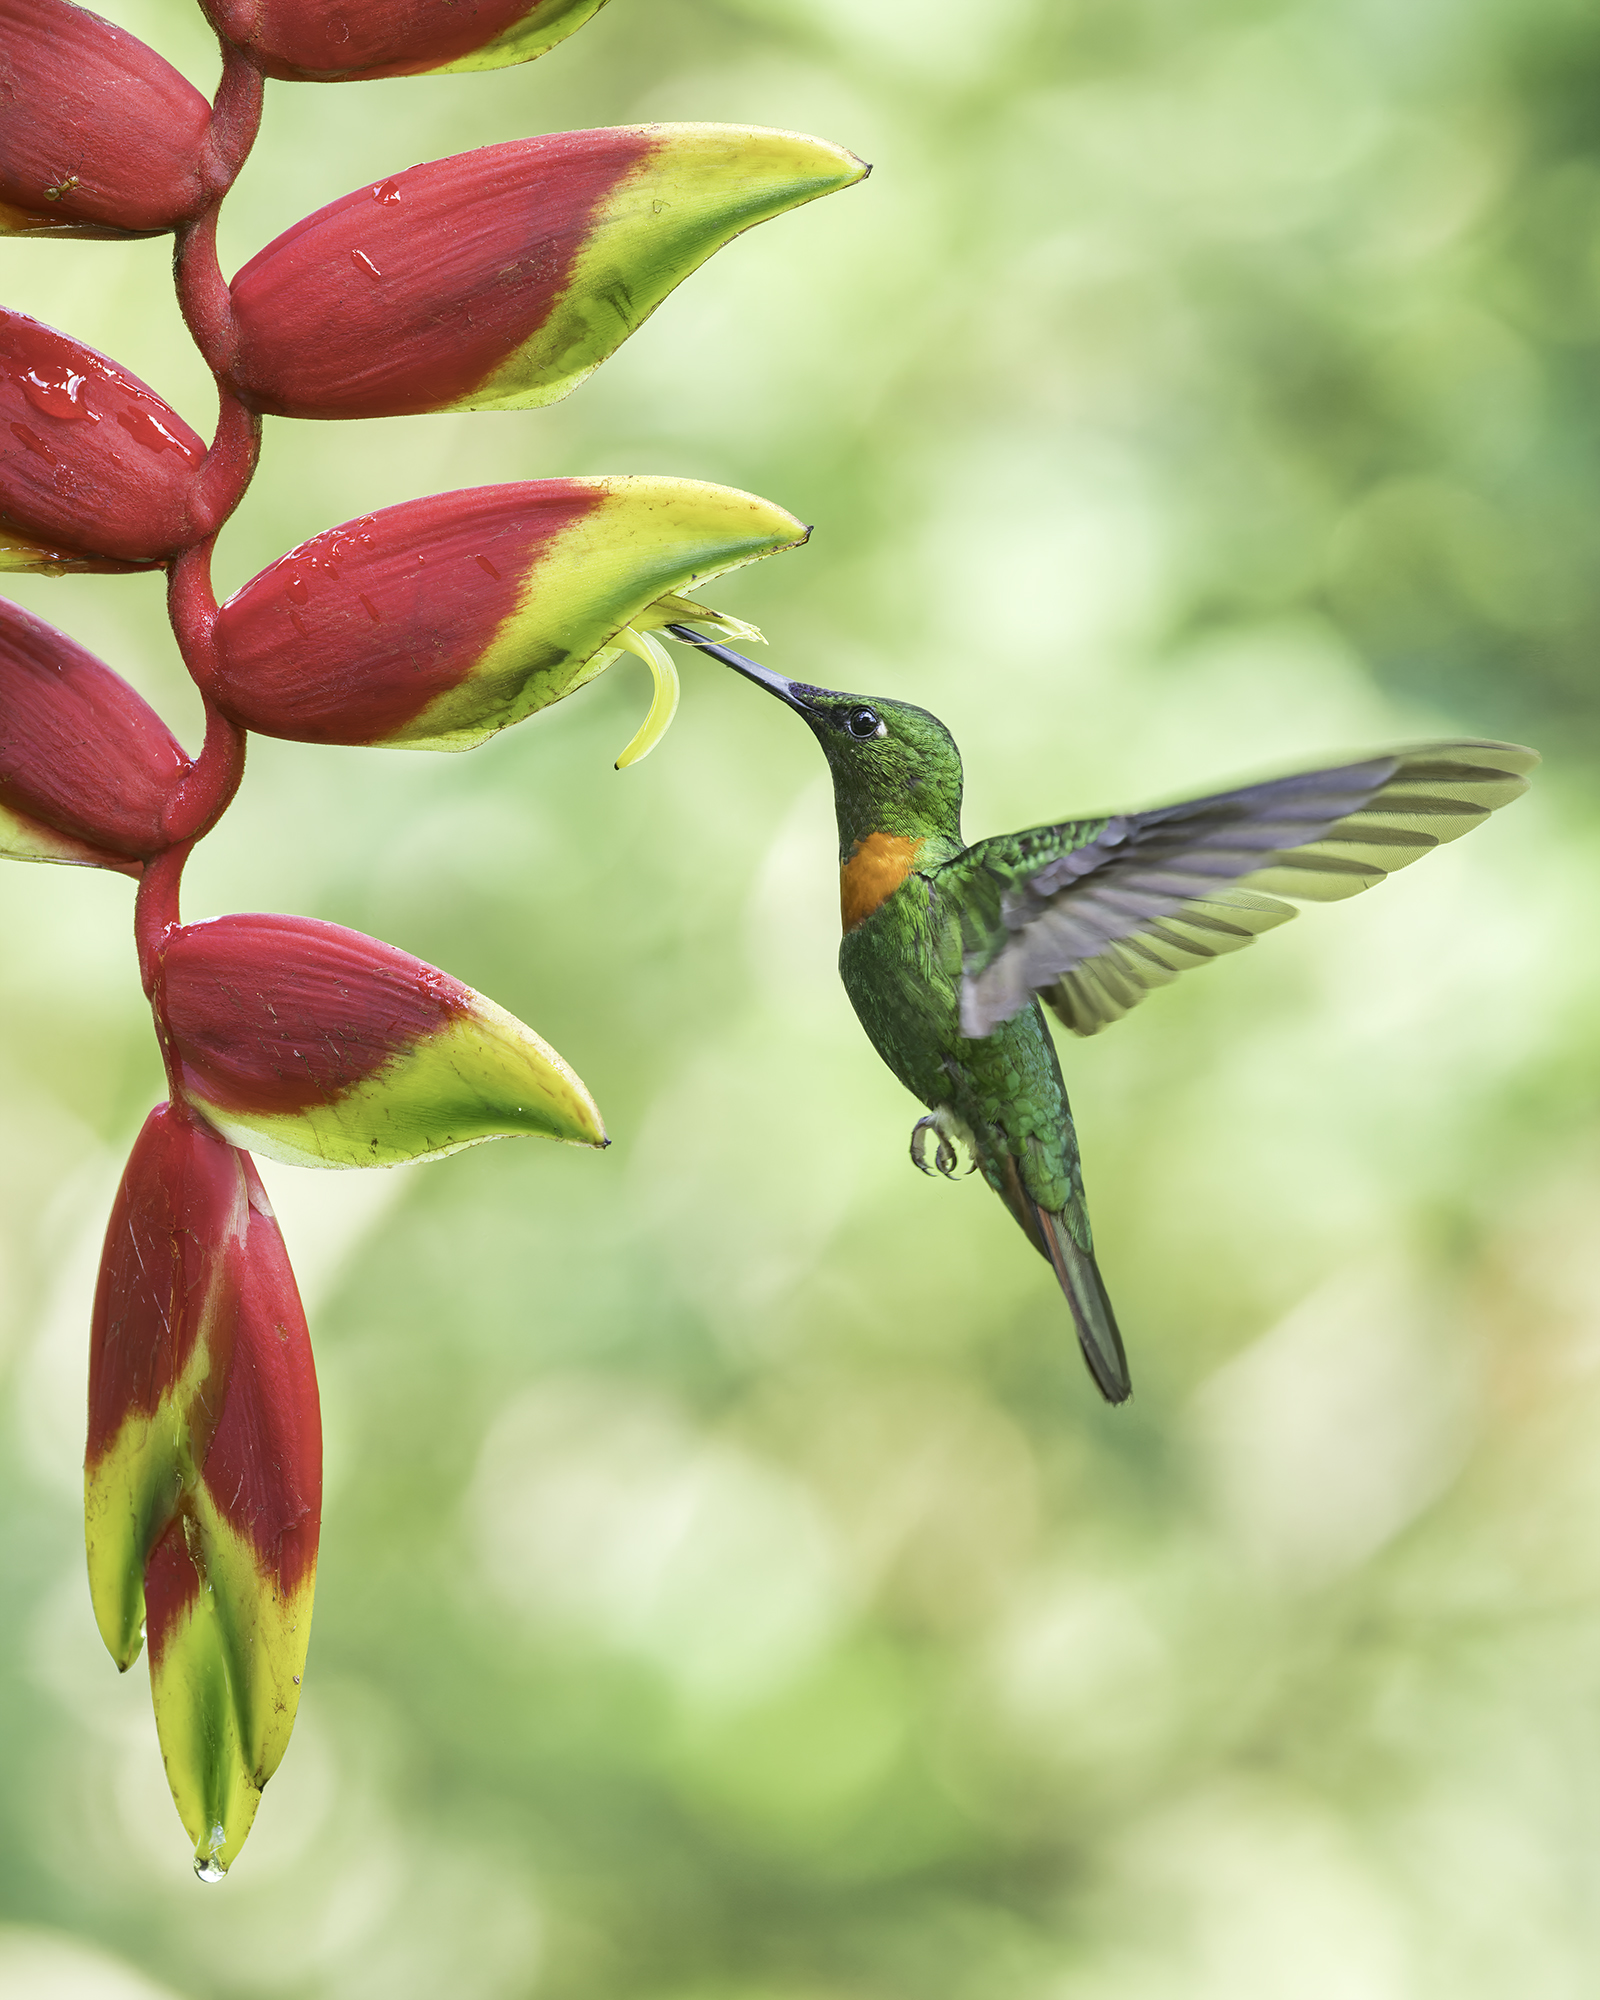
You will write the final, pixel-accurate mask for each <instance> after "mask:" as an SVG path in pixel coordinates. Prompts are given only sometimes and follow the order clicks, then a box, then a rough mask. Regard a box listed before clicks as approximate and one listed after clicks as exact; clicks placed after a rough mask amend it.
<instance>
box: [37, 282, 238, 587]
mask: <svg viewBox="0 0 1600 2000" xmlns="http://www.w3.org/2000/svg"><path fill="white" fill-rule="evenodd" d="M205 455H206V448H205V445H204V443H203V442H202V441H201V439H200V438H199V437H197V436H196V435H195V433H194V432H193V431H192V430H190V428H189V426H188V425H187V424H186V423H185V422H184V421H183V419H182V417H180V416H179V415H178V414H177V412H176V411H175V410H172V409H170V408H169V407H168V406H167V405H166V404H165V403H164V402H162V400H161V398H160V397H159V396H158V395H156V393H155V391H154V390H152V389H148V388H146V387H145V385H144V383H143V382H141V381H140V380H139V379H138V377H137V376H134V375H130V374H128V372H127V371H126V370H125V369H122V368H119V367H118V366H117V364H116V363H115V362H114V361H108V360H107V359H106V357H105V356H104V355H103V354H97V353H95V351H94V349H93V348H91V347H84V346H82V345H80V344H79V342H77V341H76V340H70V339H68V337H67V336H66V335H65V334H64V333H57V332H56V330H55V329H54V327H49V326H43V325H41V324H40V322H39V321H38V320H36V319H28V318H27V317H26V316H25V315H24V314H22V313H13V312H5V311H3V310H0V568H6V569H48V568H56V567H61V566H64V565H65V566H70V567H87V568H124V569H126V568H131V569H138V568H141V567H143V568H148V567H150V566H151V565H152V564H156V563H160V562H162V561H164V560H165V559H166V558H168V557H169V556H172V555H174V554H175V553H176V552H177V551H178V550H179V549H182V548H184V547H185V546H186V545H187V544H189V543H191V542H194V541H196V540H198V538H199V536H200V534H201V533H202V532H204V526H203V524H202V523H201V522H200V521H199V520H198V519H197V515H196V500H197V496H196V480H195V474H196V471H197V469H198V468H199V466H200V464H201V462H202V461H203V459H204V458H205ZM208 525H214V524H208ZM7 531H10V532H9V533H8V532H7ZM30 549H31V550H32V554H31V555H30V554H29V553H28V551H29V550H30Z"/></svg>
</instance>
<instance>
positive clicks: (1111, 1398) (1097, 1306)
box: [984, 1153, 1133, 1403]
mask: <svg viewBox="0 0 1600 2000" xmlns="http://www.w3.org/2000/svg"><path fill="white" fill-rule="evenodd" d="M984 1174H985V1177H986V1178H987V1179H988V1181H989V1185H990V1186H991V1187H992V1188H993V1189H994V1191H995V1192H996V1194H998V1195H999V1197H1000V1199H1001V1200H1002V1201H1003V1202H1004V1203H1005V1205H1006V1207H1007V1208H1009V1209H1010V1211H1011V1213H1012V1215H1013V1216H1014V1217H1015V1218H1016V1220H1017V1222H1018V1224H1019V1225H1020V1226H1021V1229H1022V1233H1023V1235H1024V1236H1026V1237H1027V1239H1028V1241H1029V1242H1030V1243H1031V1244H1032V1245H1033V1247H1034V1249H1035V1250H1037V1251H1038V1253H1039V1255H1040V1256H1041V1257H1043V1258H1045V1259H1047V1261H1048V1262H1049V1265H1050V1268H1051V1269H1052V1270H1053V1271H1054V1272H1055V1274H1056V1282H1057V1284H1059V1285H1060V1287H1061V1289H1062V1291H1063V1292H1064V1293H1065V1295H1066V1300H1067V1304H1068V1305H1069V1306H1071V1308H1072V1317H1073V1321H1074V1323H1075V1324H1076V1326H1077V1329H1078V1345H1079V1347H1081V1348H1082V1349H1083V1358H1084V1360H1085V1361H1086V1362H1087V1363H1088V1364H1089V1373H1090V1374H1091V1375H1092V1376H1093V1377H1094V1379H1095V1386H1096V1387H1097V1388H1098V1389H1099V1391H1100V1393H1101V1395H1102V1396H1104V1397H1105V1399H1106V1401H1107V1402H1108V1403H1125V1402H1126V1401H1127V1400H1128V1398H1129V1397H1130V1396H1131V1395H1132V1394H1133V1379H1132V1377H1131V1376H1130V1375H1129V1373H1128V1357H1127V1354H1126V1353H1125V1352H1124V1350H1123V1346H1122V1335H1121V1334H1120V1333H1118V1331H1117V1316H1116V1314H1115V1313H1114V1312H1113V1311H1112V1310H1111V1300H1110V1297H1109V1295H1108V1294H1107V1292H1106V1288H1105V1281H1104V1279H1103V1278H1102V1277H1101V1276H1100V1266H1099V1265H1098V1264H1097V1263H1096V1262H1095V1261H1094V1252H1093V1250H1086V1249H1085V1248H1084V1247H1083V1245H1082V1244H1081V1243H1079V1242H1078V1240H1077V1238H1076V1237H1075V1236H1074V1235H1073V1233H1072V1226H1071V1224H1070V1223H1069V1222H1068V1221H1067V1218H1066V1216H1065V1214H1064V1213H1063V1212H1061V1211H1060V1210H1056V1209H1049V1208H1046V1207H1045V1206H1044V1205H1043V1204H1042V1203H1041V1202H1037V1201H1035V1200H1034V1198H1033V1196H1032V1195H1031V1194H1029V1192H1028V1190H1027V1188H1026V1187H1025V1186H1024V1185H1023V1181H1022V1168H1021V1163H1020V1162H1019V1161H1018V1160H1017V1159H1016V1157H1015V1155H1013V1154H1011V1153H1000V1154H998V1155H990V1156H989V1158H987V1159H986V1160H985V1161H984ZM1085 1220H1086V1221H1087V1218H1085Z"/></svg>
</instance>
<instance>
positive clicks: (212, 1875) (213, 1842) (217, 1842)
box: [194, 1823, 228, 1882]
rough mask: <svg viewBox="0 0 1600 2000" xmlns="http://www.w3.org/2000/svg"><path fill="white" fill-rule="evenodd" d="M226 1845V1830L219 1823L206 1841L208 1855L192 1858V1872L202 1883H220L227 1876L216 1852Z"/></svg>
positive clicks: (224, 1865)
mask: <svg viewBox="0 0 1600 2000" xmlns="http://www.w3.org/2000/svg"><path fill="white" fill-rule="evenodd" d="M227 1844H228V1834H227V1829H226V1828H225V1827H223V1826H222V1825H221V1824H220V1823H219V1824H218V1825H216V1826H214V1827H213V1828H212V1829H211V1834H210V1837H209V1838H208V1840H207V1841H206V1846H207V1848H208V1849H209V1850H210V1851H209V1853H206V1854H197V1855H196V1856H195V1858H194V1872H195V1873H196V1875H198V1876H199V1877H200V1880H201V1881H202V1882H220V1881H221V1880H222V1878H223V1876H224V1875H226V1874H227V1872H228V1870H227V1866H226V1864H225V1863H224V1862H221V1861H219V1860H218V1859H217V1854H218V1851H219V1850H220V1849H221V1848H224V1847H226V1846H227Z"/></svg>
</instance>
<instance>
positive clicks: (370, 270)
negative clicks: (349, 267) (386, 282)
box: [350, 250, 383, 278]
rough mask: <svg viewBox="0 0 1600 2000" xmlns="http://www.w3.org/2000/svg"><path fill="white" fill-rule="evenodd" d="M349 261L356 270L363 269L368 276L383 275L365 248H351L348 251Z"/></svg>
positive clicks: (378, 276) (376, 276) (379, 276)
mask: <svg viewBox="0 0 1600 2000" xmlns="http://www.w3.org/2000/svg"><path fill="white" fill-rule="evenodd" d="M350 261H351V263H352V264H354V265H355V266H356V268H357V269H358V270H361V271H365V272H366V274H367V275H368V277H369V278H381V277H382V276H383V273H382V272H381V271H380V270H379V269H378V267H377V265H376V264H374V263H373V261H372V259H371V258H370V257H369V256H368V255H367V253H366V251H365V250H352V251H351V252H350Z"/></svg>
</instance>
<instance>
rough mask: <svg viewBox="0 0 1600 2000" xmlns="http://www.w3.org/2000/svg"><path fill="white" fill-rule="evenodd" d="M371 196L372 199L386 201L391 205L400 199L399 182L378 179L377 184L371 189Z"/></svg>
mask: <svg viewBox="0 0 1600 2000" xmlns="http://www.w3.org/2000/svg"><path fill="white" fill-rule="evenodd" d="M372 198H373V200H374V201H381V202H386V203H388V204H389V205H390V206H391V207H392V206H393V205H394V203H395V202H397V201H398V200H399V199H400V183H399V182H398V181H379V183H378V185H377V186H376V187H375V188H374V189H373V190H372Z"/></svg>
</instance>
